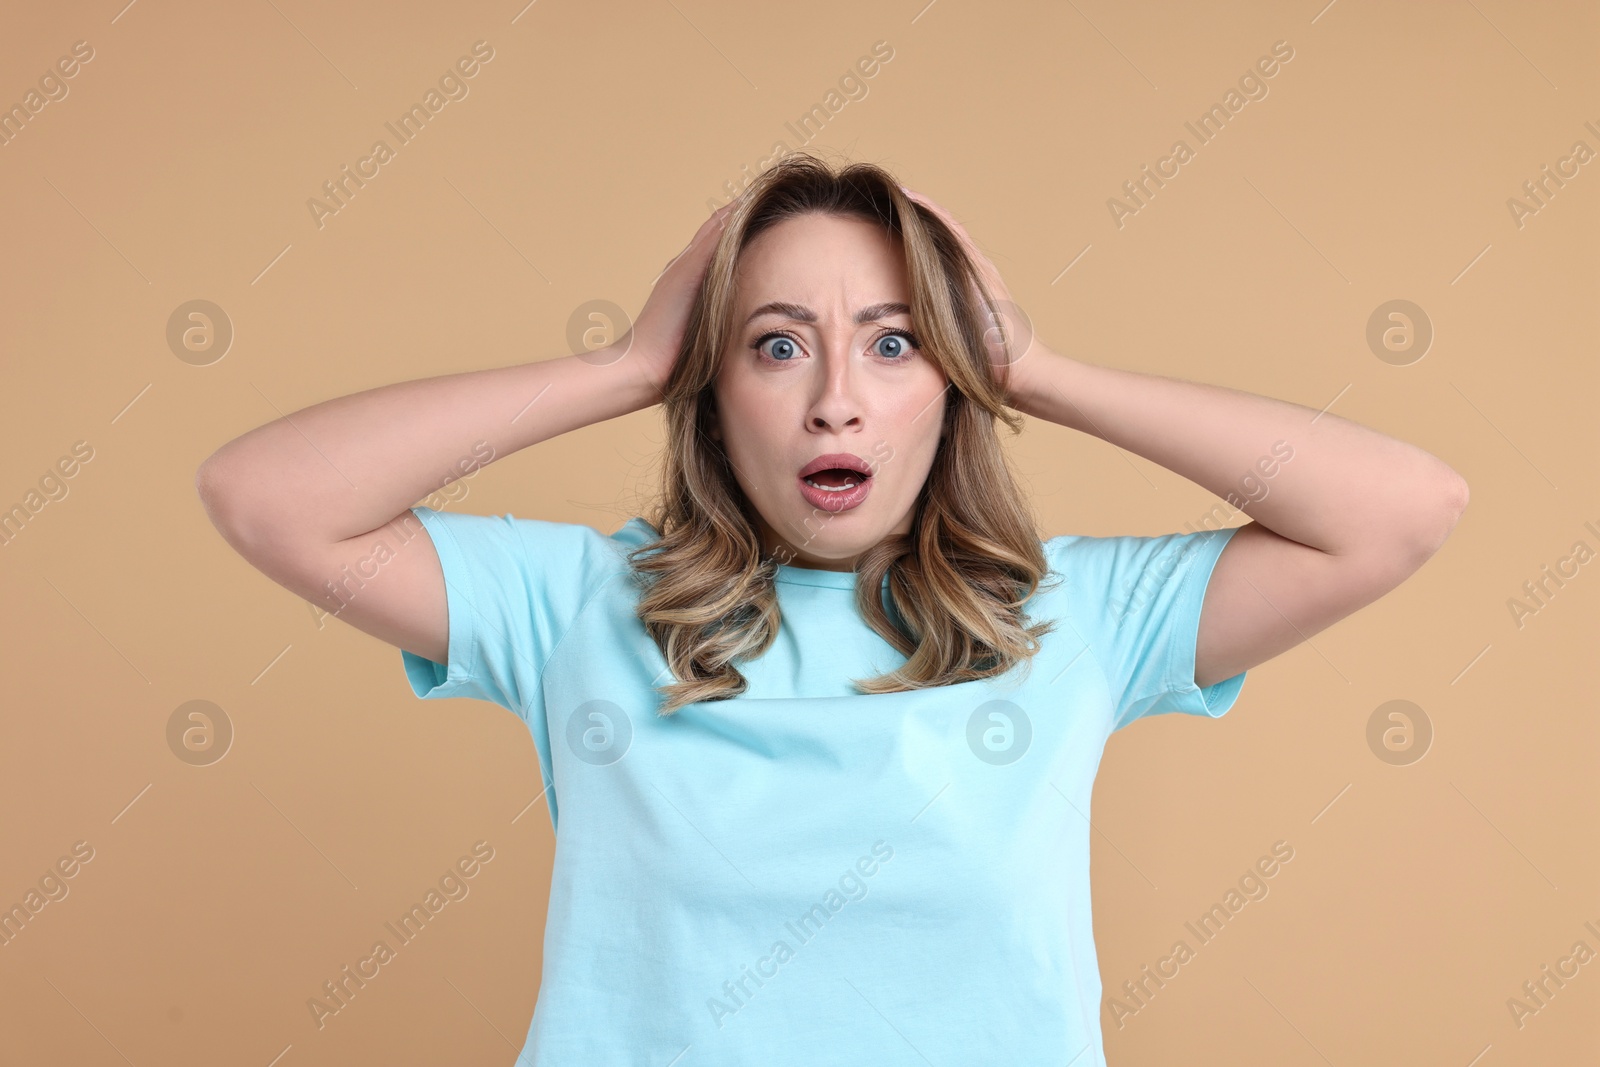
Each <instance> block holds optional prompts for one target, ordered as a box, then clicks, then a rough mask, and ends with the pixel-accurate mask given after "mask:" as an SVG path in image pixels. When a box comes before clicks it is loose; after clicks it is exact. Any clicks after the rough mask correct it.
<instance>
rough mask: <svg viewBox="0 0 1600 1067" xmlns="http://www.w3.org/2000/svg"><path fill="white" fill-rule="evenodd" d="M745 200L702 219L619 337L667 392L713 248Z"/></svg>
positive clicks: (625, 349) (648, 375)
mask: <svg viewBox="0 0 1600 1067" xmlns="http://www.w3.org/2000/svg"><path fill="white" fill-rule="evenodd" d="M738 202H739V201H738V200H737V199H734V200H731V201H729V202H728V203H726V204H724V205H723V206H722V207H719V208H718V209H717V210H716V211H714V212H712V213H711V215H710V217H709V218H707V219H706V221H705V222H702V223H701V224H700V229H699V230H698V231H696V233H695V235H694V238H693V239H692V240H690V242H689V244H688V246H687V247H685V248H684V250H683V251H682V252H679V253H678V254H677V255H676V256H675V257H673V259H672V261H671V262H669V263H668V264H667V266H666V269H664V270H663V271H662V272H661V275H660V277H658V278H657V279H656V283H655V288H653V289H651V290H650V296H649V298H648V299H646V300H645V302H644V307H643V308H642V309H640V311H639V316H638V318H637V319H635V320H634V323H633V327H632V328H631V329H629V330H628V332H627V333H626V334H624V335H623V336H622V337H621V338H619V339H618V341H617V347H619V348H621V349H622V350H623V352H624V353H626V355H625V358H628V359H636V360H639V365H640V367H641V368H642V370H643V373H644V375H645V377H646V378H647V380H649V382H650V383H651V384H652V385H654V386H655V388H656V391H657V392H664V391H665V389H666V384H667V378H668V377H669V376H670V375H671V374H672V367H673V364H674V363H675V362H676V361H677V358H678V350H679V349H680V348H682V347H683V335H684V332H685V331H686V330H687V329H688V326H689V310H690V308H692V307H693V306H694V300H695V297H696V295H698V293H699V291H700V283H701V281H702V280H703V279H704V278H705V273H706V266H707V264H709V263H710V262H711V252H712V250H713V249H714V248H716V245H717V239H718V238H719V237H721V236H722V230H723V227H724V226H725V225H727V221H728V213H729V212H730V211H731V210H733V206H734V205H735V204H737V203H738Z"/></svg>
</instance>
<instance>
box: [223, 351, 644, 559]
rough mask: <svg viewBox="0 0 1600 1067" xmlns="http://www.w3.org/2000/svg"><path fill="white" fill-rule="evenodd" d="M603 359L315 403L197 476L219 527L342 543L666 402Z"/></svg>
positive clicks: (627, 367)
mask: <svg viewBox="0 0 1600 1067" xmlns="http://www.w3.org/2000/svg"><path fill="white" fill-rule="evenodd" d="M607 358H608V357H607V355H606V354H605V351H604V350H602V351H601V352H596V353H588V354H586V355H585V356H584V357H582V358H580V357H578V356H563V357H559V358H555V359H548V360H542V361H539V362H533V363H523V364H518V365H516V366H511V367H499V368H493V369H488V370H479V371H468V372H465V373H461V374H451V375H445V376H442V377H436V378H425V379H420V380H417V381H408V382H399V383H396V384H393V385H385V386H381V387H379V388H375V389H369V390H366V391H364V392H360V393H355V394H352V395H349V396H341V397H337V398H335V399H332V400H327V401H324V402H322V403H320V404H314V405H312V406H310V407H307V408H304V409H303V410H300V411H297V412H295V413H293V414H291V415H289V416H287V417H285V418H279V419H275V420H273V421H272V422H269V423H267V424H265V425H263V426H259V427H257V428H256V429H254V430H251V431H250V432H248V433H246V434H244V435H242V436H240V437H238V438H236V439H234V440H233V441H230V442H228V443H227V444H225V445H223V446H222V447H221V448H220V449H218V450H217V451H216V453H214V454H213V455H212V456H211V457H210V458H209V459H207V460H206V462H205V463H204V464H202V465H201V468H200V471H199V473H198V475H197V477H196V484H197V487H198V488H199V491H200V495H201V498H202V500H204V501H205V504H206V507H207V510H208V511H209V512H210V514H211V516H212V519H213V521H214V522H217V524H218V525H219V526H222V525H224V524H236V525H237V524H246V525H248V526H250V527H252V528H260V527H262V526H265V527H268V528H270V529H272V530H275V531H289V532H290V533H291V535H292V536H293V537H294V538H295V539H296V540H302V541H303V540H315V541H318V542H322V543H332V542H336V541H342V540H344V539H346V538H350V537H354V536H356V535H358V534H362V533H366V532H368V531H370V530H373V529H375V528H377V527H379V526H381V525H383V524H384V523H386V522H388V521H390V520H391V519H393V518H394V517H395V516H396V515H398V514H400V513H401V512H402V511H404V510H406V509H407V508H409V507H410V506H412V505H413V504H415V503H416V502H417V501H418V500H420V499H422V498H423V497H425V496H427V495H428V494H429V493H431V492H433V491H434V490H436V489H438V488H440V486H441V485H442V484H443V483H444V482H445V481H446V480H447V479H454V478H458V477H460V476H462V475H463V474H466V473H468V472H470V471H472V470H474V469H476V468H477V467H479V466H482V465H483V464H485V463H488V462H492V461H493V460H496V459H502V458H504V457H505V456H508V455H510V454H512V453H513V452H516V451H518V450H520V449H523V448H526V447H528V446H529V445H532V444H537V443H538V442H540V441H545V440H548V439H549V438H552V437H555V436H558V435H560V434H563V433H566V432H568V431H569V430H574V429H577V428H579V427H581V426H587V425H589V424H591V423H596V422H602V421H605V420H607V419H612V418H616V417H618V416H621V415H625V414H628V413H630V412H633V411H638V410H640V409H641V408H645V407H649V406H650V405H652V404H654V403H656V402H657V401H658V400H659V399H660V396H659V393H657V392H656V391H655V389H654V387H653V386H652V385H651V384H650V382H649V381H648V379H647V378H646V376H645V375H644V374H642V373H641V372H640V371H641V368H640V365H639V361H638V360H636V359H631V358H621V359H617V360H615V361H613V362H609V363H607V362H606V360H607Z"/></svg>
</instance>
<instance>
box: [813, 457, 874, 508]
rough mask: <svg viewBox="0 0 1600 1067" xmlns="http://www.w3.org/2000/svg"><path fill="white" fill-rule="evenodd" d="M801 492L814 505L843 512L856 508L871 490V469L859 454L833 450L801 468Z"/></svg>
mask: <svg viewBox="0 0 1600 1067" xmlns="http://www.w3.org/2000/svg"><path fill="white" fill-rule="evenodd" d="M799 480H800V494H801V495H802V496H804V497H805V498H806V500H807V502H808V503H810V504H811V506H812V507H814V508H818V509H820V510H822V511H831V512H840V511H848V510H849V509H851V508H853V507H856V506H857V505H858V504H860V503H861V502H862V501H863V500H865V499H866V498H867V493H868V492H870V491H871V489H872V481H873V478H872V468H871V467H869V466H868V465H867V462H866V461H865V460H863V459H862V458H861V457H860V456H856V455H851V454H850V453H848V452H834V453H829V454H828V455H825V456H818V457H817V458H816V459H814V460H812V461H811V462H810V463H807V464H806V465H805V466H804V467H802V468H801V469H800V479H799Z"/></svg>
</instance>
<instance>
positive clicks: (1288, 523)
mask: <svg viewBox="0 0 1600 1067" xmlns="http://www.w3.org/2000/svg"><path fill="white" fill-rule="evenodd" d="M1024 367H1026V368H1027V372H1026V373H1021V372H1022V370H1023V368H1024ZM1012 370H1013V371H1016V372H1018V373H1017V374H1016V375H1015V377H1014V378H1013V393H1012V396H1013V405H1014V406H1015V407H1016V408H1017V409H1018V410H1019V411H1022V412H1024V413H1026V414H1029V415H1033V416H1035V417H1038V418H1043V419H1048V420H1049V421H1051V422H1055V423H1059V424H1060V425H1063V426H1070V427H1071V428H1073V429H1075V430H1082V431H1083V432H1085V433H1089V434H1093V435H1094V436H1096V437H1100V438H1102V439H1104V440H1106V441H1108V442H1110V443H1111V444H1113V445H1116V446H1117V447H1119V448H1124V449H1127V450H1128V451H1130V452H1135V453H1137V454H1139V455H1141V456H1143V457H1145V458H1146V459H1148V460H1151V461H1152V462H1155V463H1159V464H1161V465H1162V466H1163V467H1166V468H1167V469H1169V470H1171V471H1174V472H1176V473H1178V474H1181V475H1183V476H1184V477H1185V478H1188V479H1189V480H1190V481H1192V482H1196V483H1198V484H1199V485H1201V486H1204V487H1205V488H1206V489H1208V490H1210V491H1211V492H1212V493H1214V494H1216V495H1217V496H1218V497H1221V498H1223V499H1224V500H1227V501H1228V502H1229V503H1230V504H1234V505H1236V506H1238V507H1239V508H1241V509H1246V508H1247V509H1249V512H1250V514H1251V516H1252V517H1253V518H1254V520H1255V521H1254V522H1250V523H1246V524H1245V525H1244V526H1243V527H1241V528H1240V529H1239V531H1238V532H1237V533H1236V534H1234V535H1233V538H1232V540H1231V541H1230V542H1229V544H1228V546H1227V547H1226V548H1225V549H1223V551H1222V555H1221V556H1219V557H1218V559H1217V563H1216V567H1215V569H1214V570H1213V571H1212V574H1211V581H1210V583H1209V584H1208V586H1207V587H1206V595H1205V601H1204V604H1203V606H1202V609H1201V615H1200V629H1199V636H1198V639H1197V644H1196V650H1195V679H1194V680H1195V684H1196V685H1197V686H1200V687H1201V688H1204V687H1206V686H1208V685H1212V684H1214V683H1216V682H1219V681H1222V680H1223V679H1226V678H1231V677H1232V676H1234V675H1235V674H1238V673H1239V672H1240V671H1243V670H1246V669H1248V668H1250V667H1254V666H1256V665H1257V664H1259V663H1262V662H1264V661H1266V660H1268V659H1271V658H1272V657H1273V656H1276V655H1278V654H1279V653H1281V652H1283V651H1285V650H1287V649H1289V648H1292V647H1294V646H1295V645H1297V644H1299V643H1300V642H1302V641H1304V640H1306V639H1307V638H1308V637H1310V636H1311V635H1313V634H1315V633H1317V632H1318V631H1320V630H1323V629H1326V628H1327V627H1329V626H1331V625H1333V624H1334V623H1335V622H1338V621H1339V620H1340V619H1342V618H1344V617H1345V616H1347V615H1350V614H1352V613H1353V612H1355V611H1357V610H1358V609H1360V608H1362V607H1364V606H1365V605H1367V604H1370V603H1372V602H1373V601H1374V600H1377V599H1378V598H1379V597H1381V596H1382V595H1383V594H1385V593H1387V592H1389V591H1390V590H1391V589H1393V588H1395V587H1396V586H1398V585H1399V584H1400V583H1401V582H1402V581H1404V580H1405V579H1406V578H1407V577H1409V576H1410V575H1411V574H1412V573H1414V572H1415V571H1416V570H1417V569H1418V568H1419V567H1421V566H1422V564H1423V563H1425V562H1426V561H1427V560H1428V558H1429V557H1430V556H1432V555H1433V554H1434V553H1435V552H1437V551H1438V550H1439V547H1440V546H1441V545H1442V544H1443V543H1444V540H1445V538H1446V537H1448V536H1449V534H1450V531H1451V530H1452V529H1453V528H1454V527H1455V524H1456V522H1457V520H1458V519H1459V518H1460V517H1461V513H1462V511H1463V510H1464V509H1465V508H1466V505H1467V484H1466V482H1465V481H1464V480H1463V479H1462V478H1461V476H1460V475H1459V474H1457V473H1456V472H1455V471H1454V470H1452V469H1451V468H1450V467H1449V466H1447V465H1446V464H1445V463H1444V462H1443V461H1441V460H1439V459H1438V458H1437V457H1435V456H1433V455H1431V454H1430V453H1428V452H1425V451H1423V450H1422V449H1420V448H1417V447H1416V446H1414V445H1410V444H1407V443H1406V442H1404V441H1399V440H1396V439H1395V438H1392V437H1388V436H1386V435H1384V434H1382V433H1379V432H1377V431H1376V430H1372V429H1369V428H1367V427H1365V426H1362V425H1360V424H1359V423H1355V422H1351V421H1350V420H1348V419H1343V418H1340V417H1339V416H1337V415H1332V414H1327V413H1323V414H1321V415H1318V414H1317V413H1316V412H1315V411H1313V410H1312V409H1310V408H1307V407H1303V406H1301V405H1299V404H1293V403H1289V402H1287V401H1282V400H1274V399H1271V398H1269V397H1263V396H1257V395H1254V394H1251V393H1245V392H1240V391H1238V390H1234V389H1229V388H1225V387H1222V386H1215V385H1205V384H1200V383H1196V382H1188V381H1182V380H1180V379H1175V378H1167V377H1162V376H1158V375H1151V374H1140V373H1136V372H1133V371H1125V370H1118V369H1115V368H1112V367H1101V366H1095V365H1093V364H1089V363H1083V362H1080V361H1078V360H1073V359H1069V358H1067V357H1065V356H1062V355H1059V354H1058V353H1055V352H1053V351H1051V350H1050V349H1048V348H1046V347H1045V346H1043V345H1042V344H1039V343H1038V342H1037V341H1035V344H1034V346H1033V349H1032V350H1031V351H1030V352H1028V353H1027V356H1026V358H1025V359H1023V360H1020V361H1018V362H1017V363H1016V364H1014V365H1013V367H1012ZM1313 419H1315V421H1313ZM1279 442H1282V445H1279V448H1278V449H1277V451H1276V452H1275V451H1274V448H1273V446H1274V445H1275V444H1278V443H1279ZM1283 445H1287V449H1285V448H1284V447H1283ZM1288 449H1292V453H1291V455H1292V458H1290V459H1289V460H1287V461H1286V462H1277V461H1278V460H1280V459H1281V458H1282V456H1283V454H1284V453H1285V452H1286V451H1287V450H1288ZM1263 459H1266V460H1269V461H1271V462H1270V463H1269V466H1268V467H1265V468H1264V467H1261V466H1258V464H1260V463H1261V462H1262V461H1263ZM1271 468H1275V473H1274V474H1273V476H1272V478H1271V481H1270V482H1266V483H1263V482H1262V479H1261V472H1262V470H1264V469H1271ZM1246 478H1254V481H1253V482H1251V483H1250V484H1254V485H1262V484H1265V485H1266V486H1267V487H1268V488H1267V492H1266V493H1265V494H1264V495H1262V496H1261V497H1260V498H1259V499H1257V500H1254V501H1251V500H1248V499H1244V498H1243V497H1242V496H1241V490H1240V483H1241V480H1243V479H1246Z"/></svg>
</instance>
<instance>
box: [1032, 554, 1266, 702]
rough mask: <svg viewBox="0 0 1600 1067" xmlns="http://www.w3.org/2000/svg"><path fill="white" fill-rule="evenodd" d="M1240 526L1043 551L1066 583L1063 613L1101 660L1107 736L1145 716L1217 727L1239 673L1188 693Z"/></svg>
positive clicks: (1235, 693)
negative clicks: (1207, 615)
mask: <svg viewBox="0 0 1600 1067" xmlns="http://www.w3.org/2000/svg"><path fill="white" fill-rule="evenodd" d="M1237 529H1238V527H1228V528H1225V529H1221V530H1202V531H1199V532H1196V533H1186V534H1178V533H1174V534H1165V535H1162V536H1160V537H1131V536H1122V537H1087V536H1079V535H1072V534H1069V535H1064V536H1062V537H1055V538H1051V539H1050V540H1049V541H1048V542H1046V546H1047V549H1048V550H1049V556H1050V558H1051V560H1052V564H1053V565H1054V566H1055V567H1056V568H1057V569H1058V570H1060V571H1061V572H1062V574H1063V575H1064V576H1065V578H1066V582H1065V595H1066V597H1067V608H1068V611H1069V612H1070V614H1071V615H1072V617H1073V618H1074V619H1076V620H1078V622H1079V623H1080V625H1079V630H1080V635H1081V636H1082V638H1083V640H1084V641H1085V643H1087V644H1088V645H1089V648H1090V651H1091V652H1092V653H1093V654H1094V656H1095V658H1096V659H1097V660H1098V661H1099V663H1100V667H1101V669H1102V671H1103V672H1104V673H1105V676H1106V681H1107V684H1108V685H1109V686H1110V689H1111V695H1112V700H1113V716H1114V718H1113V722H1112V726H1111V729H1112V730H1113V731H1114V730H1117V729H1120V728H1122V727H1123V726H1126V725H1128V724H1129V723H1131V722H1133V721H1134V720H1135V719H1139V718H1142V717H1143V716H1146V715H1161V714H1166V713H1169V712H1183V713H1185V714H1189V715H1205V716H1209V717H1211V718H1218V717H1219V716H1221V715H1222V714H1223V713H1225V712H1226V711H1227V710H1228V709H1229V708H1231V707H1232V706H1233V704H1234V702H1235V701H1236V700H1237V699H1238V696H1239V691H1240V689H1242V688H1243V687H1244V679H1245V672H1244V671H1241V672H1239V673H1238V674H1236V675H1234V676H1233V677H1231V678H1225V679H1223V680H1222V681H1220V682H1216V683H1214V684H1212V685H1209V686H1207V687H1205V688H1204V689H1202V688H1200V687H1199V686H1197V685H1195V681H1194V670H1195V645H1196V641H1197V639H1198V637H1199V634H1200V608H1201V605H1202V604H1203V603H1204V601H1205V593H1206V587H1207V585H1208V584H1209V583H1210V580H1211V572H1212V569H1213V568H1214V567H1215V566H1216V562H1217V558H1218V557H1219V556H1220V555H1221V554H1222V550H1223V549H1224V548H1226V547H1227V544H1228V542H1229V541H1230V540H1231V539H1232V538H1233V535H1234V533H1235V531H1236V530H1237Z"/></svg>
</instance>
